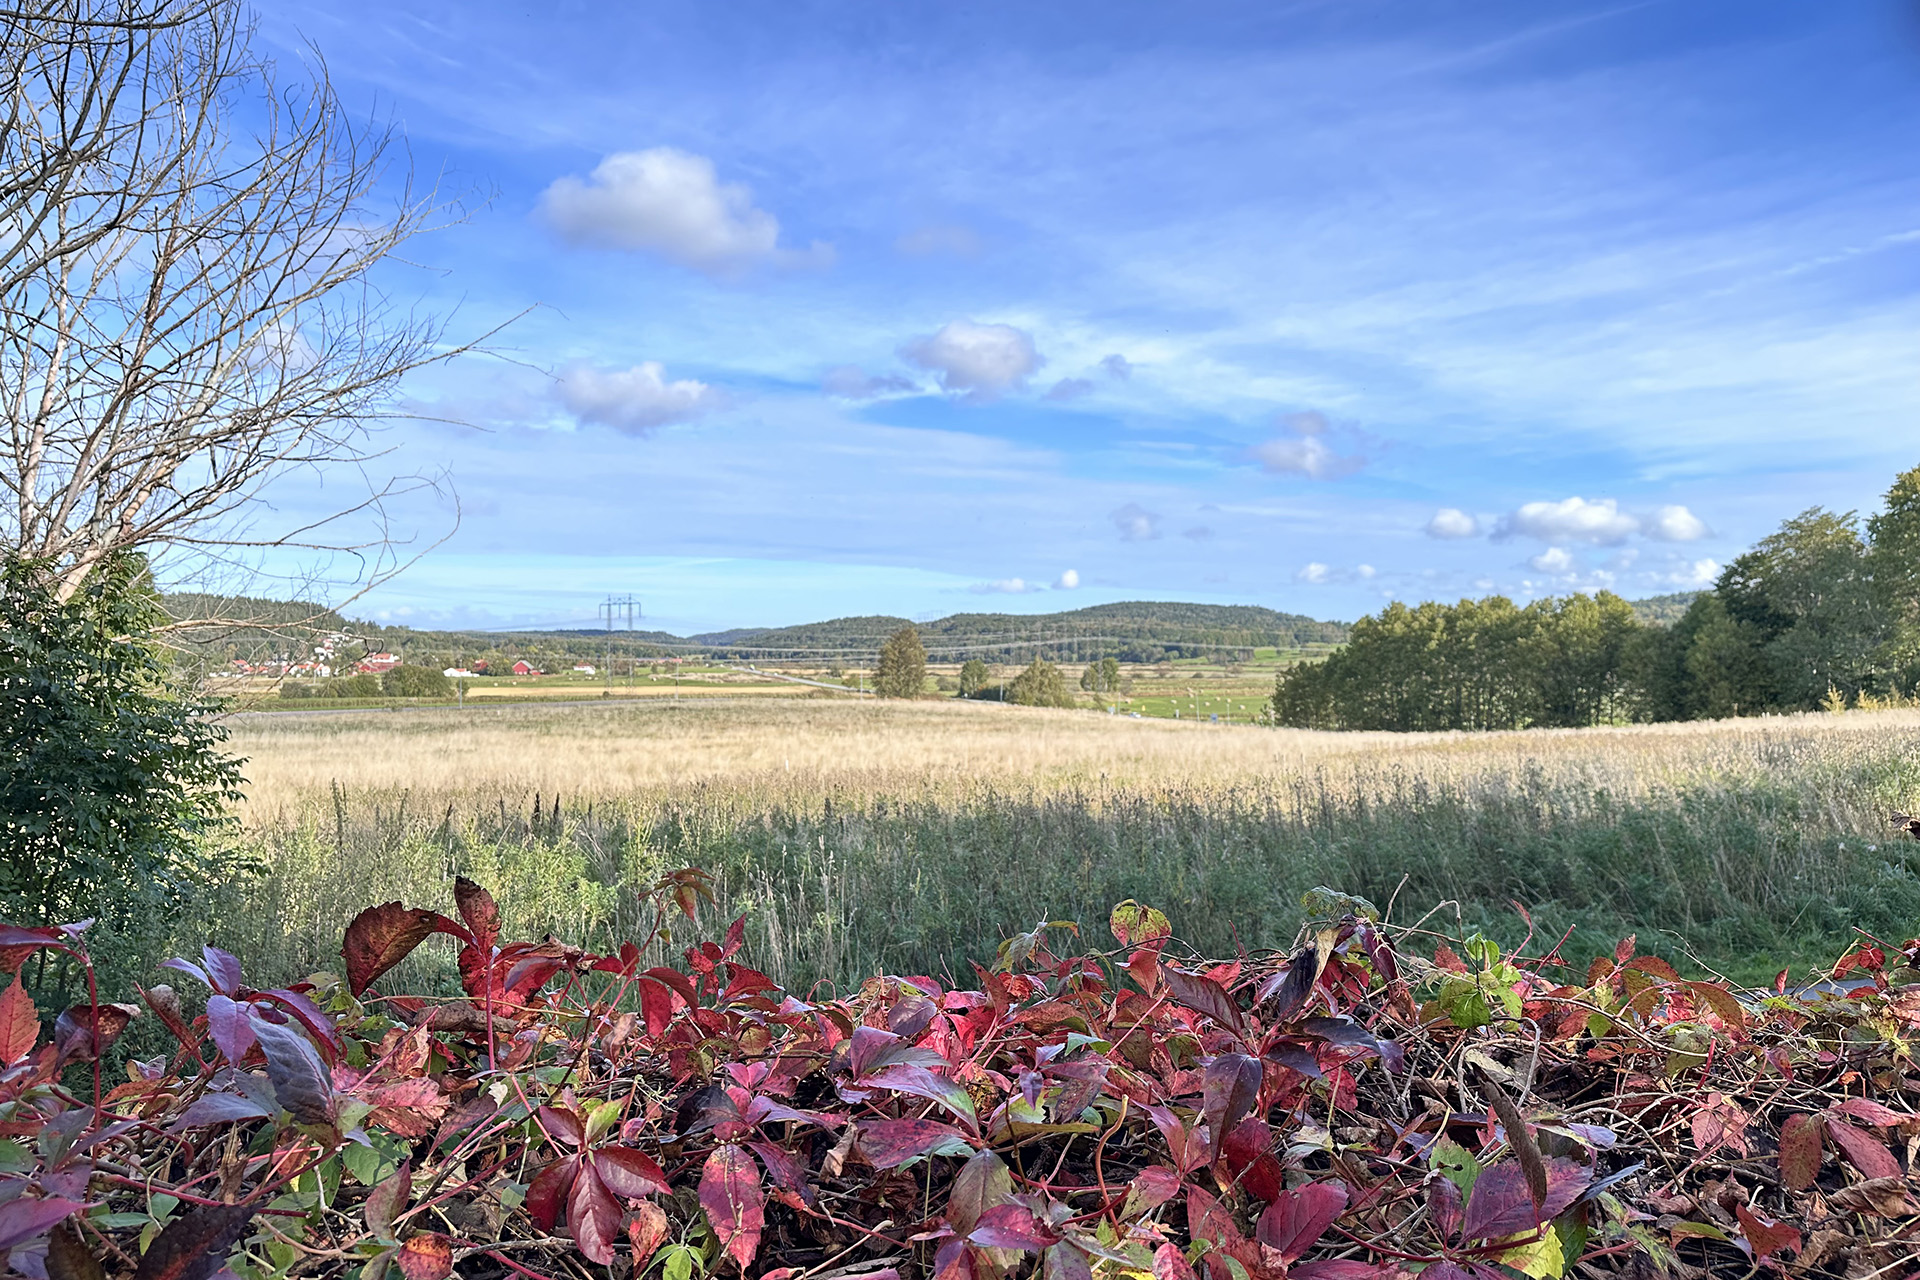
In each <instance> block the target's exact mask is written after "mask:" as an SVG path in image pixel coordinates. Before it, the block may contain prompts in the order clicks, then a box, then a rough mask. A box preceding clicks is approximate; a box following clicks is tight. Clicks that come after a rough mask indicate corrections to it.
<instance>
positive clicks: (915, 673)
mask: <svg viewBox="0 0 1920 1280" xmlns="http://www.w3.org/2000/svg"><path fill="white" fill-rule="evenodd" d="M926 684H927V651H926V649H924V648H923V647H921V644H920V633H919V632H918V631H915V630H914V629H913V628H912V627H902V628H900V629H899V630H898V631H896V632H894V633H893V634H892V635H890V636H888V637H887V641H886V643H885V644H883V645H881V646H880V662H879V665H878V666H876V667H875V668H874V672H873V691H874V692H875V693H877V694H879V695H880V696H881V697H883V698H917V697H919V696H920V695H921V694H922V693H923V692H925V691H926Z"/></svg>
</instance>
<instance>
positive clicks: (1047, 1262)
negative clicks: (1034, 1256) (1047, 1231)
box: [1040, 1240, 1093, 1280]
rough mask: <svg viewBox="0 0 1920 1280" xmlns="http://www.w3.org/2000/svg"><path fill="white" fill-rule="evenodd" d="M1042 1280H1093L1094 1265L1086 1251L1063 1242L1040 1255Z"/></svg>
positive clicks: (1049, 1247) (1051, 1246)
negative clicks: (1088, 1258)
mask: <svg viewBox="0 0 1920 1280" xmlns="http://www.w3.org/2000/svg"><path fill="white" fill-rule="evenodd" d="M1040 1276H1041V1280H1093V1265H1092V1264H1091V1263H1090V1262H1089V1261H1088V1260H1087V1254H1086V1251H1085V1250H1084V1249H1081V1248H1079V1247H1077V1246H1075V1245H1071V1244H1068V1243H1067V1242H1066V1241H1065V1240H1062V1241H1061V1242H1060V1243H1059V1244H1056V1245H1050V1246H1048V1248H1047V1251H1046V1252H1045V1253H1044V1254H1041V1255H1040Z"/></svg>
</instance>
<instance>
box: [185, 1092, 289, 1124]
mask: <svg viewBox="0 0 1920 1280" xmlns="http://www.w3.org/2000/svg"><path fill="white" fill-rule="evenodd" d="M272 1114H273V1113H272V1112H271V1111H268V1110H267V1109H266V1108H265V1107H263V1106H261V1105H260V1104H259V1103H257V1102H255V1101H253V1099H251V1098H243V1097H241V1096H240V1095H239V1094H237V1093H203V1094H201V1095H200V1096H199V1097H197V1098H195V1099H194V1100H193V1102H192V1104H191V1105H189V1106H188V1107H187V1109H186V1110H185V1111H182V1112H181V1113H180V1116H179V1118H178V1119H176V1120H175V1121H174V1122H173V1123H172V1124H170V1125H168V1126H167V1132H168V1133H181V1132H184V1131H185V1130H187V1129H191V1128H193V1127H194V1126H195V1125H202V1124H230V1123H233V1122H234V1121H237V1120H264V1119H265V1118H266V1117H268V1116H270V1115H272Z"/></svg>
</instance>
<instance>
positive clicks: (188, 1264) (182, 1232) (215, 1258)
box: [14, 1200, 257, 1280]
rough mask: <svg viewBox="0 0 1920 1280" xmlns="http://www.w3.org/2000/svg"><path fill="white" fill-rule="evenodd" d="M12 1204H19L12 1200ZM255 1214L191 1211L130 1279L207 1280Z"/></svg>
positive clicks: (163, 1234)
mask: <svg viewBox="0 0 1920 1280" xmlns="http://www.w3.org/2000/svg"><path fill="white" fill-rule="evenodd" d="M14 1203H15V1204H18V1203H20V1202H19V1201H17V1200H16V1201H14ZM255 1212H257V1210H256V1209H255V1207H254V1206H252V1205H245V1204H208V1205H201V1206H199V1207H197V1208H194V1209H191V1210H189V1211H188V1212H186V1213H184V1214H182V1215H181V1216H180V1217H178V1218H175V1219H174V1220H173V1221H172V1222H169V1223H168V1224H167V1225H166V1226H164V1227H162V1228H161V1229H160V1234H159V1235H157V1236H155V1237H154V1238H153V1243H152V1244H150V1245H148V1246H147V1251H146V1253H145V1254H144V1255H143V1256H142V1257H141V1259H140V1265H139V1266H138V1267H136V1268H135V1269H134V1272H133V1280H206V1277H208V1276H210V1275H212V1274H213V1273H214V1272H215V1271H217V1270H219V1269H220V1268H221V1267H222V1266H223V1265H225V1263H226V1260H227V1254H228V1253H229V1252H231V1251H232V1249H233V1246H234V1245H236V1244H238V1243H239V1242H240V1237H242V1236H244V1235H246V1234H247V1228H248V1227H249V1226H250V1225H251V1224H252V1222H253V1215H254V1213H255Z"/></svg>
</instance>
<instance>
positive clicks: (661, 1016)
mask: <svg viewBox="0 0 1920 1280" xmlns="http://www.w3.org/2000/svg"><path fill="white" fill-rule="evenodd" d="M633 985H634V986H635V987H637V988H639V990H640V1013H641V1016H643V1017H645V1018H646V1020H647V1034H648V1035H650V1036H653V1037H655V1038H656V1039H657V1038H659V1036H660V1035H661V1034H662V1033H663V1032H665V1031H666V1029H667V1024H668V1023H670V1022H672V1021H673V992H672V991H671V990H669V989H668V988H667V987H666V986H664V985H662V984H661V983H658V982H655V981H653V980H651V979H649V978H641V979H639V980H638V981H636V982H635V983H634V984H633Z"/></svg>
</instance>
